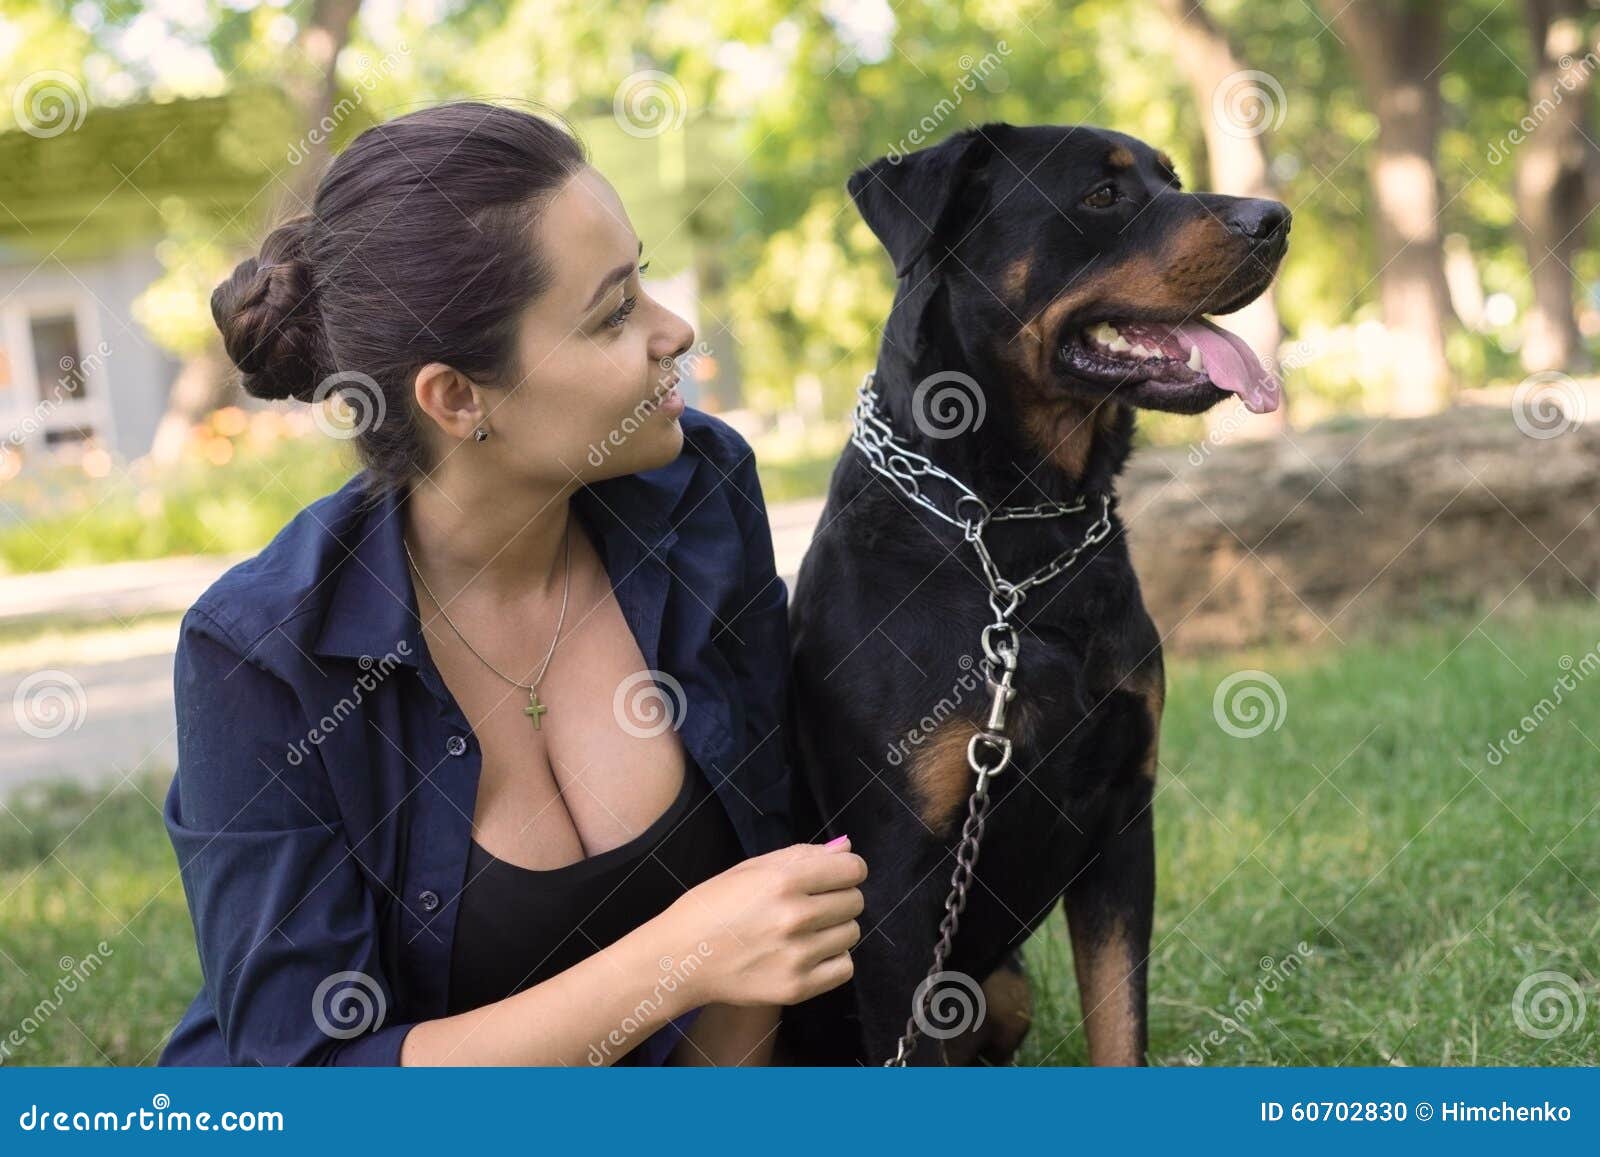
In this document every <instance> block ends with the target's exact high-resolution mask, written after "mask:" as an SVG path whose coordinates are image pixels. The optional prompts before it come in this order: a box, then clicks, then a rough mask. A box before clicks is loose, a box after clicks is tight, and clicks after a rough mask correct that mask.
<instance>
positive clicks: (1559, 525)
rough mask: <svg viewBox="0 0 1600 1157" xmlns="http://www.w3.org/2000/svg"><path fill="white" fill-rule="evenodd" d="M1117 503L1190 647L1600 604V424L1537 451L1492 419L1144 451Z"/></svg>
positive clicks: (1142, 566) (1466, 416)
mask: <svg viewBox="0 0 1600 1157" xmlns="http://www.w3.org/2000/svg"><path fill="white" fill-rule="evenodd" d="M1119 489H1120V493H1121V496H1122V500H1121V510H1122V515H1123V520H1124V523H1125V524H1126V526H1127V533H1128V540H1129V544H1130V548H1131V550H1132V553H1133V560H1134V565H1135V567H1136V568H1137V570H1138V573H1139V580H1140V584H1141V587H1142V588H1143V591H1144V598H1145V603H1146V605H1147V606H1148V607H1149V609H1150V614H1151V616H1152V617H1153V618H1154V619H1155V622H1156V626H1157V627H1158V628H1159V629H1160V630H1161V632H1162V634H1163V636H1164V637H1165V638H1166V640H1167V645H1168V646H1169V647H1170V648H1171V649H1173V650H1176V651H1193V650H1205V649H1214V648H1223V647H1237V646H1246V645H1252V644H1257V643H1262V642H1268V641H1275V640H1288V641H1304V642H1312V641H1316V640H1323V639H1327V638H1335V639H1339V638H1344V637H1347V636H1348V635H1349V634H1351V633H1352V632H1355V631H1360V630H1370V629H1372V628H1373V627H1375V626H1377V627H1381V626H1382V625H1383V624H1384V623H1386V622H1388V621H1391V620H1393V619H1395V618H1399V617H1402V616H1406V615H1412V614H1416V613H1418V612H1421V611H1425V610H1429V611H1431V610H1437V609H1440V608H1442V607H1452V608H1457V609H1465V610H1468V611H1472V610H1477V611H1480V612H1482V613H1485V614H1486V613H1488V612H1489V611H1491V610H1493V609H1494V608H1495V607H1496V606H1498V605H1499V604H1500V603H1501V602H1502V601H1507V603H1508V605H1510V603H1514V602H1518V601H1522V600H1526V599H1534V600H1549V599H1557V598H1562V599H1567V598H1572V597H1579V598H1590V599H1593V598H1597V597H1600V596H1597V594H1596V592H1597V591H1600V533H1597V529H1600V514H1597V510H1600V422H1590V423H1582V422H1576V423H1573V424H1571V425H1570V427H1569V428H1566V429H1565V430H1564V432H1561V433H1558V434H1555V435H1554V436H1552V437H1545V438H1536V437H1531V436H1529V435H1528V434H1525V433H1524V432H1523V431H1522V430H1521V429H1519V427H1518V425H1517V424H1516V423H1515V422H1514V421H1513V419H1512V415H1511V412H1510V411H1509V410H1508V409H1505V408H1489V407H1485V406H1461V407H1458V408H1456V409H1453V410H1450V411H1447V412H1446V413H1444V414H1440V415H1437V416H1434V417H1429V418H1407V419H1396V418H1390V419H1340V420H1337V421H1334V422H1330V423H1326V424H1324V425H1322V426H1319V427H1314V428H1312V429H1309V430H1304V431H1291V432H1289V433H1287V434H1285V435H1283V436H1281V437H1278V438H1274V439H1272V440H1270V441H1263V442H1239V443H1231V444H1227V445H1198V446H1193V447H1187V448H1185V447H1171V448H1161V449H1150V448H1145V449H1141V450H1139V451H1137V452H1136V453H1135V454H1134V455H1133V457H1132V458H1131V460H1130V462H1129V465H1128V468H1127V470H1126V471H1125V472H1124V474H1123V476H1122V480H1121V484H1120V487H1119Z"/></svg>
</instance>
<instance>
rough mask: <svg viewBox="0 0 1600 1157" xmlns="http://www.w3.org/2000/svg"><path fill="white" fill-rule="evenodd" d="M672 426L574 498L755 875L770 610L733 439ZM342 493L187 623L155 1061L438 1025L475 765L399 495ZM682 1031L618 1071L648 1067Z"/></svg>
mask: <svg viewBox="0 0 1600 1157" xmlns="http://www.w3.org/2000/svg"><path fill="white" fill-rule="evenodd" d="M680 421H681V423H682V426H683V431H684V446H683V451H682V453H681V454H679V456H678V457H677V458H676V459H674V460H673V461H672V462H671V463H669V464H667V465H665V466H662V467H659V468H656V469H653V470H648V471H643V472H641V473H638V474H631V475H625V476H622V477H617V478H611V479H606V480H604V481H601V482H596V483H592V484H590V485H588V486H585V487H582V488H580V489H579V490H578V491H577V492H576V493H575V494H574V496H573V499H572V501H573V506H574V510H575V511H576V512H577V513H578V514H579V515H580V517H581V518H582V521H583V525H584V526H585V527H586V528H587V529H588V530H589V532H590V534H591V536H592V537H593V538H594V540H595V543H596V546H597V548H598V549H599V551H600V554H601V557H602V558H603V559H604V561H605V566H606V571H607V573H608V574H609V576H610V579H611V584H612V589H613V590H614V592H615V595H616V599H617V603H618V605H619V606H620V608H621V610H622V613H623V616H624V618H625V619H626V620H627V622H628V625H629V627H630V628H631V629H632V631H633V634H634V637H635V639H636V640H637V641H638V644H639V650H640V652H641V653H642V654H643V656H644V659H645V664H646V667H647V668H648V669H649V670H650V672H651V673H652V678H653V679H654V681H655V682H656V683H657V684H658V685H660V686H661V687H662V694H663V696H666V695H673V696H676V697H677V703H678V706H679V707H680V708H681V709H680V710H679V711H678V713H677V718H678V721H679V722H678V723H677V727H678V732H679V735H680V737H681V739H682V742H683V744H684V747H685V749H686V750H687V752H688V754H689V755H690V756H691V757H692V758H693V759H694V760H695V762H696V763H697V764H698V765H699V766H700V768H701V769H703V771H704V773H705V775H706V776H707V777H708V779H709V780H710V782H711V784H712V786H713V787H714V789H715V794H716V796H717V798H718V799H719V800H720V801H721V803H722V805H723V807H724V808H725V809H726V811H727V813H728V817H729V819H730V820H731V821H732V823H733V826H734V828H735V830H736V831H737V833H738V836H739V841H740V843H741V845H742V846H743V848H744V850H745V851H746V852H747V853H748V854H749V855H752V856H754V855H760V854H762V853H764V852H767V851H771V850H773V849H774V848H778V847H783V846H785V845H787V844H789V843H793V842H794V839H795V837H794V834H793V832H792V830H791V826H790V819H789V814H788V792H789V785H788V779H789V768H788V762H787V760H786V758H785V754H784V735H783V733H782V730H781V727H782V723H783V719H784V703H785V696H786V694H787V688H788V661H789V637H788V625H787V602H788V592H787V590H786V588H785V585H784V582H783V580H782V579H781V578H779V577H778V576H777V574H776V572H775V569H774V565H773V556H772V536H771V531H770V529H769V527H768V524H767V516H766V507H765V505H764V503H763V501H762V495H761V487H760V484H759V483H758V481H757V479H756V472H755V460H754V457H753V455H752V453H751V450H750V447H749V444H748V443H747V442H745V440H744V439H743V438H742V437H741V436H740V435H739V434H738V433H737V432H735V431H734V430H733V429H732V428H731V427H729V426H728V425H727V424H726V423H724V422H722V421H721V420H720V419H717V418H715V417H712V416H711V415H709V414H705V413H703V412H701V411H699V410H696V409H693V408H690V409H686V410H685V411H684V413H683V416H682V417H681V419H680ZM365 478H366V476H365V474H358V475H356V476H355V477H354V478H352V479H351V480H350V482H348V483H347V484H346V485H345V486H344V487H343V488H341V489H340V490H339V491H337V492H336V493H334V494H330V495H328V496H326V497H324V498H322V499H319V500H318V501H316V502H314V503H312V504H311V505H309V506H308V507H306V508H305V509H304V510H303V511H301V512H300V513H299V514H298V515H296V517H295V518H294V519H293V521H291V522H290V523H289V524H288V525H287V526H285V527H284V528H283V530H282V531H280V532H279V534H278V535H277V537H276V538H274V539H273V540H272V542H271V543H270V544H269V545H268V546H267V547H266V548H265V549H263V550H262V551H261V553H260V554H258V555H256V556H255V557H254V558H251V559H248V560H246V561H244V562H242V563H240V564H239V565H237V566H235V567H234V568H233V569H231V570H229V571H228V572H227V573H226V574H224V575H223V576H222V577H221V578H219V579H218V580H217V581H216V583H214V584H213V585H212V586H211V587H210V588H209V589H208V590H207V591H206V592H205V594H203V595H202V596H201V597H200V599H199V600H198V601H197V602H196V603H195V604H194V606H193V607H192V608H190V610H189V611H188V612H187V613H186V614H185V615H184V618H183V623H182V627H181V631H180V635H179V641H178V649H177V655H176V659H175V671H174V684H175V692H176V705H177V722H178V768H177V775H176V776H175V778H174V779H173V782H172V786H171V789H170V790H169V791H168V794H167V799H166V823H167V830H168V832H169V834H170V835H171V838H172V843H173V846H174V848H175V849H176V851H177V855H178V864H179V867H180V869H181V871H182V875H183V886H184V892H185V893H186V895H187V897H188V902H189V911H190V914H191V916H192V917H193V920H194V928H195V938H196V942H197V944H198V947H199V953H200V966H201V974H202V978H203V984H202V988H201V991H200V993H199V995H198V996H197V997H196V998H195V1000H194V1003H193V1004H192V1005H191V1006H190V1007H189V1010H188V1011H187V1012H186V1013H185V1014H184V1016H183V1019H182V1021H181V1022H180V1023H179V1024H178V1026H177V1028H176V1029H175V1030H174V1032H173V1035H172V1038H171V1040H170V1041H169V1042H168V1044H167V1047H166V1049H165V1050H164V1052H163V1053H162V1056H161V1062H160V1063H162V1064H202V1065H223V1064H233V1065H252V1064H259V1065H289V1064H355V1065H392V1064H398V1063H399V1056H400V1043H401V1041H402V1039H403V1038H404V1036H405V1034H406V1032H407V1030H408V1029H409V1028H410V1026H411V1025H413V1024H415V1023H417V1022H419V1021H424V1020H431V1019H435V1018H438V1017H442V1016H444V1015H446V998H447V992H448V984H449V974H450V949H451V942H452V937H453V932H454V927H455V920H456V912H457V907H458V905H457V897H458V896H459V894H460V892H461V889H462V886H463V884H464V882H465V880H466V866H467V854H468V845H469V842H470V840H471V838H472V817H473V814H474V802H475V799H476V796H477V787H478V774H479V768H480V757H481V753H480V750H479V747H478V742H477V739H476V737H475V736H474V735H473V732H472V728H471V727H470V726H469V724H468V722H467V719H466V717H465V716H464V715H463V714H462V712H461V708H460V707H459V706H458V705H457V704H456V702H455V699H454V697H453V696H452V695H451V694H450V692H449V690H448V689H447V688H446V687H445V685H444V682H443V680H442V679H441V677H440V675H439V672H438V670H437V668H436V667H435V666H434V664H433V662H432V660H431V659H430V657H429V655H428V650H427V647H426V645H425V643H424V640H423V637H422V633H421V627H420V623H419V619H418V614H417V602H416V595H415V591H414V589H413V587H412V585H411V578H410V572H409V570H408V568H407V561H406V555H405V549H404V544H403V541H402V528H403V518H402V517H401V515H402V514H403V509H404V507H403V503H404V498H403V497H396V496H389V497H383V498H376V499H375V498H373V497H371V496H369V495H368V494H367V492H366V491H365V489H364V483H365ZM468 516H470V512H468ZM674 684H675V686H674ZM677 688H681V690H682V693H681V696H679V695H678V693H677ZM693 1015H694V1014H693V1013H690V1014H687V1015H686V1016H684V1017H680V1018H679V1019H678V1021H677V1022H674V1023H672V1024H669V1025H666V1026H664V1027H662V1028H661V1029H659V1030H658V1031H657V1032H656V1033H654V1034H653V1035H652V1036H650V1037H649V1038H648V1039H647V1040H646V1041H645V1042H644V1044H642V1045H640V1046H638V1047H639V1049H640V1053H639V1059H640V1060H641V1061H642V1062H644V1063H647V1064H659V1063H662V1061H664V1060H665V1059H666V1055H667V1053H669V1052H670V1051H671V1049H672V1047H673V1045H675V1044H676V1043H677V1039H678V1036H679V1035H680V1032H681V1030H682V1029H683V1028H684V1027H685V1026H686V1025H687V1023H688V1021H689V1019H691V1018H692V1017H693ZM612 1055H615V1053H614V1052H613V1054H612Z"/></svg>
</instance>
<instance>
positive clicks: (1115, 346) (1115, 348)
mask: <svg viewBox="0 0 1600 1157" xmlns="http://www.w3.org/2000/svg"><path fill="white" fill-rule="evenodd" d="M1132 348H1133V347H1132V346H1131V345H1129V344H1128V339H1127V338H1125V337H1123V336H1122V335H1121V334H1120V333H1119V334H1117V336H1116V337H1115V338H1113V339H1112V340H1111V341H1108V342H1106V349H1108V350H1110V351H1111V352H1112V353H1116V354H1120V353H1125V352H1127V351H1128V350H1130V349H1132Z"/></svg>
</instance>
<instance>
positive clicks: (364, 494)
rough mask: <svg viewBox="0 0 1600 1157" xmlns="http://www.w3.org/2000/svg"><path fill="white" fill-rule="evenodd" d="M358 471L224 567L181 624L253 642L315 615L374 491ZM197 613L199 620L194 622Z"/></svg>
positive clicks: (238, 643) (372, 501)
mask: <svg viewBox="0 0 1600 1157" xmlns="http://www.w3.org/2000/svg"><path fill="white" fill-rule="evenodd" d="M364 483H365V474H364V473H357V474H356V475H354V476H353V477H352V478H351V479H350V480H349V481H348V482H346V483H345V484H344V485H343V486H341V487H340V488H339V489H338V490H336V491H334V492H333V493H332V494H327V495H324V496H323V497H321V498H319V499H317V500H316V501H314V502H312V503H309V504H308V505H307V506H305V507H304V508H303V509H302V510H300V511H299V513H297V514H296V515H295V516H294V517H293V518H291V519H290V520H289V521H288V522H287V523H286V524H285V525H284V526H283V528H282V529H281V530H279V531H278V533H277V534H276V535H274V536H273V538H272V540H271V541H270V542H269V543H267V545H266V546H264V547H262V548H261V550H260V551H259V552H257V553H256V554H254V555H252V556H251V557H249V558H247V559H244V560H242V561H241V562H238V563H236V564H234V565H233V566H231V567H229V568H228V569H227V570H226V571H224V572H223V573H222V574H221V575H219V576H218V577H217V579H216V580H215V581H213V582H212V583H211V585H210V586H209V587H207V588H206V589H205V591H204V592H202V593H201V595H200V597H199V598H198V599H196V600H195V602H194V603H193V605H192V606H191V607H190V610H189V614H188V615H186V616H185V624H186V626H189V625H191V624H192V625H198V626H200V627H202V628H208V630H207V633H210V634H216V633H217V630H216V628H221V631H222V633H224V635H225V636H226V641H229V642H232V643H234V644H235V645H236V646H238V647H240V648H246V649H248V648H253V647H254V646H255V644H256V643H257V642H258V641H259V640H260V639H262V638H263V637H264V636H266V635H268V634H271V633H273V632H275V631H281V630H285V629H291V628H292V627H293V625H294V624H295V623H297V622H300V621H302V620H304V621H306V622H310V623H316V622H318V621H320V618H321V615H322V613H323V612H324V611H325V610H326V606H325V604H326V602H327V600H328V599H329V598H331V596H332V593H333V590H334V587H335V584H334V583H333V582H331V581H330V580H331V579H332V578H333V576H334V575H335V573H336V572H337V571H338V569H339V567H340V565H341V564H342V563H343V562H344V561H345V560H347V559H348V558H349V557H350V554H351V551H352V549H353V547H354V546H355V545H356V543H357V542H358V541H359V537H360V527H361V524H362V521H363V519H364V518H365V517H366V515H367V514H368V513H369V512H370V511H371V510H372V508H373V506H374V504H375V503H377V502H379V501H380V500H379V499H377V498H375V497H374V496H373V495H372V494H371V493H369V491H368V490H367V488H366V486H365V484H364ZM195 620H198V623H195V622H194V621H195Z"/></svg>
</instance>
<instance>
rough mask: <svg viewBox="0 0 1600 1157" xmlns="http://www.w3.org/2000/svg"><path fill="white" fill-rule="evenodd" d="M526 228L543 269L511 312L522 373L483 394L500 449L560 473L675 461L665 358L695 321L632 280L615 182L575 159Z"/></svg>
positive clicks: (519, 462)
mask: <svg viewBox="0 0 1600 1157" xmlns="http://www.w3.org/2000/svg"><path fill="white" fill-rule="evenodd" d="M533 232H534V236H533V238H532V239H531V243H532V244H534V245H535V246H537V248H538V250H539V252H541V253H542V254H543V255H544V257H545V259H546V260H547V261H548V262H549V266H550V269H551V271H552V280H551V283H550V285H549V287H548V288H547V289H546V290H545V292H544V293H543V294H541V295H540V297H539V298H538V300H537V301H536V302H534V303H533V304H532V305H530V306H529V307H528V308H527V309H526V311H525V312H524V314H523V317H522V321H521V323H520V327H519V332H518V337H517V351H516V353H517V358H518V362H517V366H518V368H517V371H516V373H517V378H518V379H520V380H516V381H515V384H514V386H513V388H511V389H510V390H509V391H507V392H506V393H504V394H502V395H500V396H498V397H496V396H495V395H494V394H491V395H490V396H491V398H493V404H494V409H493V412H492V415H491V418H490V425H491V426H492V427H493V430H494V437H495V438H497V439H500V440H501V444H500V447H499V448H500V450H501V452H502V453H503V454H508V455H509V456H510V462H511V464H512V465H513V468H514V469H517V470H519V471H522V472H526V473H527V474H528V475H529V476H530V477H538V478H540V479H541V480H545V479H548V480H550V481H554V482H558V483H565V482H569V481H571V480H572V479H573V478H574V477H577V478H580V479H582V480H583V481H584V482H593V481H597V480H599V479H602V478H611V477H615V476H616V475H620V474H631V473H633V472H635V471H638V470H648V469H650V468H651V467H654V466H661V465H664V464H665V463H667V462H670V461H672V460H673V459H674V458H676V457H677V456H678V454H679V452H680V451H681V450H682V448H683V428H682V426H681V425H680V424H679V422H678V415H679V414H681V413H682V411H683V400H682V398H681V397H680V396H679V394H678V392H677V390H676V389H675V388H674V387H675V385H676V383H677V380H678V371H677V367H676V365H675V362H674V359H675V358H676V357H677V356H678V355H680V354H682V353H684V352H685V351H687V350H688V349H689V348H690V347H691V345H692V344H693V342H694V329H693V328H692V327H691V326H690V325H689V323H688V322H686V321H684V320H683V318H681V317H679V316H678V315H677V314H675V313H673V312H672V311H671V310H669V309H667V308H666V307H664V306H662V305H661V304H660V303H658V302H657V301H655V300H654V299H653V298H652V297H650V295H649V294H647V293H646V292H645V291H644V289H643V288H642V287H641V286H640V283H639V265H640V261H641V256H640V252H641V251H640V242H639V237H638V235H637V234H636V233H634V231H633V226H632V225H631V224H629V222H628V214H627V211H626V210H625V209H624V208H623V207H622V201H621V200H620V199H619V198H618V196H617V193H616V190H615V189H613V188H612V187H611V185H610V183H609V182H608V181H606V179H605V178H604V177H602V176H601V175H600V174H599V173H598V172H596V171H595V170H594V169H592V168H588V167H585V168H583V169H580V170H579V171H578V172H577V173H576V174H574V175H573V177H572V178H571V179H570V180H569V181H568V182H567V184H566V185H565V186H564V187H563V188H562V189H561V190H560V191H559V192H558V193H556V194H555V196H554V197H553V198H552V199H551V201H550V202H549V204H548V205H547V206H546V208H545V210H544V212H543V213H542V214H540V216H539V218H538V223H537V225H536V227H535V229H534V230H533Z"/></svg>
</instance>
